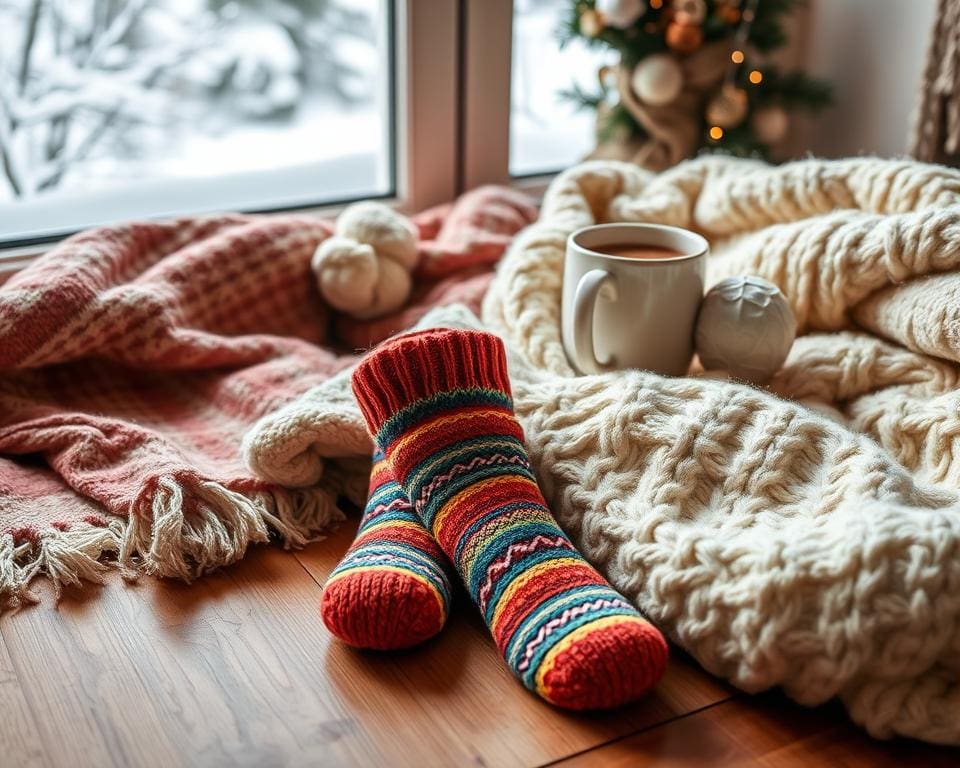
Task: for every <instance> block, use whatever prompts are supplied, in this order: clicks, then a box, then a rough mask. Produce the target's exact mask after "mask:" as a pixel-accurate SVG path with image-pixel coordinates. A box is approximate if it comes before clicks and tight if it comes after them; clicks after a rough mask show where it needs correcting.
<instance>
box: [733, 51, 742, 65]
mask: <svg viewBox="0 0 960 768" xmlns="http://www.w3.org/2000/svg"><path fill="white" fill-rule="evenodd" d="M730 61H732V62H733V63H734V64H743V51H734V52H733V53H731V54H730Z"/></svg>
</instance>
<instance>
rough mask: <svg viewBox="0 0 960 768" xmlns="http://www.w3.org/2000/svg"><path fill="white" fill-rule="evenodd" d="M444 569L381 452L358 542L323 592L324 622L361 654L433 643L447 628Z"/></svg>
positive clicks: (441, 556)
mask: <svg viewBox="0 0 960 768" xmlns="http://www.w3.org/2000/svg"><path fill="white" fill-rule="evenodd" d="M446 564H447V560H446V558H445V557H444V554H443V552H441V551H440V548H439V547H438V546H437V544H436V542H435V541H434V540H433V538H432V537H431V536H430V534H429V533H428V532H427V530H426V529H425V528H424V527H423V523H422V522H420V518H419V517H417V515H416V513H415V512H414V511H413V509H412V508H411V506H410V502H409V501H408V500H407V497H406V494H404V492H403V489H402V488H401V487H400V486H399V484H398V483H397V481H396V480H395V479H394V477H393V471H392V470H391V469H390V467H389V466H388V465H387V462H386V461H385V460H384V456H383V453H382V452H380V451H378V452H377V453H375V454H374V456H373V470H372V472H371V473H370V492H369V494H368V498H367V506H366V509H365V510H364V513H363V518H362V519H361V521H360V528H359V530H358V531H357V538H356V540H355V541H354V542H353V544H352V546H351V547H350V549H349V550H347V553H346V555H344V557H343V560H341V561H340V564H339V565H338V566H337V567H336V568H335V569H334V571H333V573H331V574H330V577H329V578H328V579H327V583H326V584H325V585H324V588H323V599H322V601H321V615H322V616H323V622H324V624H326V625H327V628H328V629H329V630H330V631H331V632H332V633H333V634H334V635H336V636H337V637H339V638H340V639H341V640H343V641H344V642H345V643H349V644H350V645H354V646H357V647H358V648H372V649H375V650H380V651H386V650H391V649H394V648H408V647H410V646H413V645H417V644H418V643H422V642H423V641H425V640H429V639H430V638H431V637H433V636H434V635H435V634H437V632H439V631H440V630H441V629H442V628H443V625H444V623H445V622H446V620H447V613H448V611H449V606H450V579H449V577H448V575H447V573H446V570H445V568H446Z"/></svg>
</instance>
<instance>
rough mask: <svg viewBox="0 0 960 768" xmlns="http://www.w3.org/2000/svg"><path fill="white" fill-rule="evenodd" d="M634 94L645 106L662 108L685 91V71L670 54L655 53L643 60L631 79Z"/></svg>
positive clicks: (634, 70) (635, 68)
mask: <svg viewBox="0 0 960 768" xmlns="http://www.w3.org/2000/svg"><path fill="white" fill-rule="evenodd" d="M630 84H631V85H632V86H633V92H634V93H635V94H637V97H638V98H639V99H640V101H642V102H643V103H644V104H650V105H651V106H654V107H662V106H664V105H666V104H669V103H670V102H672V101H673V100H674V99H676V98H677V96H679V95H680V91H681V90H682V89H683V70H682V69H681V68H680V65H679V64H678V63H677V60H676V59H675V58H673V56H671V55H670V54H668V53H655V54H653V55H651V56H647V57H646V58H645V59H642V60H641V61H640V63H639V64H637V66H636V67H634V69H633V75H631V77H630Z"/></svg>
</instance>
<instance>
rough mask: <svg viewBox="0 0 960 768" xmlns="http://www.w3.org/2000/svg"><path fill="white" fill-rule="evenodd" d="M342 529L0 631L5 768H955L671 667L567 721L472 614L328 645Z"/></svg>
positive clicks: (49, 607)
mask: <svg viewBox="0 0 960 768" xmlns="http://www.w3.org/2000/svg"><path fill="white" fill-rule="evenodd" d="M351 537H352V526H350V525H345V526H343V528H342V529H341V530H340V531H339V532H338V533H337V534H335V535H334V536H332V537H331V538H330V539H328V540H327V541H325V542H320V543H318V544H314V545H312V546H311V547H309V548H307V549H305V550H303V551H301V552H298V553H295V554H290V553H285V552H282V551H281V550H279V549H277V548H271V547H259V548H257V549H256V550H254V551H252V552H251V553H250V554H249V555H248V557H247V558H246V559H245V560H244V561H243V562H242V563H241V564H239V565H237V566H235V567H232V568H229V569H227V570H225V571H223V572H221V573H218V574H216V575H213V576H211V577H208V578H206V579H203V580H202V581H200V582H199V583H197V584H195V585H193V586H191V587H186V586H183V585H180V584H175V583H161V582H156V581H153V580H149V579H144V580H142V581H141V582H140V583H139V584H136V585H133V586H126V585H124V584H123V583H122V582H120V580H119V579H115V580H111V581H110V582H109V583H108V584H107V585H106V586H105V587H103V588H102V589H99V590H96V589H94V590H88V591H87V592H86V593H81V594H71V595H67V596H66V597H65V598H64V599H63V600H62V601H61V603H60V605H59V607H57V606H55V605H54V603H53V600H52V595H50V594H49V588H48V587H47V586H46V585H41V587H40V588H39V590H38V591H41V592H44V598H45V600H44V602H43V603H42V604H41V605H39V606H37V607H33V608H28V609H25V610H23V611H21V612H20V613H19V614H15V615H10V614H8V615H5V616H3V617H2V618H0V634H2V638H3V643H2V645H0V713H2V722H0V766H4V768H7V767H8V766H9V767H16V768H19V766H124V767H125V768H126V767H127V766H165V767H166V766H179V765H184V766H187V765H190V766H247V765H249V766H259V767H263V766H281V765H282V766H286V765H291V766H294V765H307V766H317V765H361V766H366V765H381V766H417V768H427V767H428V766H466V765H472V766H514V765H518V766H535V765H547V764H551V765H553V764H557V765H562V766H605V767H608V766H609V767H612V768H616V767H617V766H644V765H672V766H696V765H705V764H709V765H743V764H746V765H750V764H757V765H766V766H791V765H798V766H799V765H802V766H815V765H825V766H871V767H872V766H904V765H922V766H938V765H943V766H947V765H950V766H956V765H958V764H960V754H958V753H957V752H952V751H948V750H942V749H934V748H931V747H925V746H922V745H918V744H912V743H907V742H896V743H881V742H875V741H872V740H871V739H869V738H868V737H867V736H866V735H864V734H863V733H862V732H861V731H859V730H858V729H856V728H855V727H854V726H852V725H851V724H850V723H849V722H848V721H847V720H846V717H845V715H844V713H843V710H842V709H840V708H839V707H829V708H824V709H821V710H815V711H807V710H804V709H801V708H800V707H797V706H795V705H793V704H791V703H789V702H788V701H786V700H785V699H784V698H783V697H781V696H778V695H765V696H760V697H749V696H745V695H743V694H738V693H736V692H734V690H733V689H731V688H729V687H727V686H726V685H724V684H723V683H720V682H718V681H717V680H715V679H713V678H712V677H710V676H709V675H707V674H705V673H704V672H702V671H700V670H699V668H698V667H697V666H696V664H695V663H693V662H692V661H691V660H690V659H689V658H686V657H685V656H684V655H683V654H681V653H679V652H675V653H674V654H673V658H672V660H671V663H670V668H669V671H668V672H667V675H666V677H665V678H664V680H663V682H662V683H661V684H660V686H659V688H658V689H657V691H656V692H655V693H654V694H652V695H651V696H649V697H648V698H647V699H646V700H645V701H642V702H640V703H638V704H636V705H634V706H631V707H629V708H626V709H624V710H622V711H619V712H617V713H613V714H611V713H604V714H593V715H586V716H583V715H581V716H575V715H571V714H568V713H565V712H560V711H557V710H555V709H553V708H551V707H549V706H547V705H545V704H543V703H542V702H540V701H539V700H538V699H536V698H535V697H533V696H532V695H530V694H528V693H527V692H526V691H525V690H524V689H523V688H521V687H520V686H519V685H518V684H517V683H516V682H515V681H514V679H513V678H512V677H511V676H510V675H509V674H508V672H507V671H506V669H505V667H504V666H503V664H502V663H501V662H500V659H499V657H498V656H497V653H496V651H495V649H494V648H493V645H492V643H491V642H490V640H489V638H488V636H487V634H486V632H485V630H484V628H483V626H482V624H481V623H480V621H479V619H478V618H477V616H476V615H475V614H474V612H473V611H472V609H471V607H470V606H469V604H468V603H467V602H466V600H465V598H464V597H463V596H462V595H461V596H460V597H461V599H460V601H459V603H458V606H457V609H456V610H455V614H454V617H453V618H452V619H451V621H450V625H449V626H448V627H447V629H446V631H445V632H443V633H442V635H441V636H440V637H439V638H437V639H436V640H434V641H433V642H431V643H429V644H428V645H427V646H425V647H423V648H421V649H418V650H416V651H412V652H407V653H404V654H391V655H372V654H366V653H358V652H355V651H352V650H350V649H348V648H345V647H344V646H342V645H340V644H339V643H337V642H332V641H331V639H330V637H329V635H328V634H327V633H326V631H325V630H324V628H323V625H322V624H321V623H320V620H319V618H318V613H317V602H318V600H319V597H320V590H321V587H320V585H322V584H323V582H324V579H325V578H326V576H327V574H328V573H329V572H330V570H331V569H332V567H333V566H334V564H335V562H336V560H337V559H338V558H339V556H340V555H341V554H342V552H343V551H344V549H345V548H346V547H347V544H348V543H349V541H350V539H351Z"/></svg>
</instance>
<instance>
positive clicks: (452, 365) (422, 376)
mask: <svg viewBox="0 0 960 768" xmlns="http://www.w3.org/2000/svg"><path fill="white" fill-rule="evenodd" d="M474 388H479V389H492V390H497V391H500V392H504V393H505V394H507V395H509V394H510V380H509V379H508V378H507V358H506V354H505V352H504V349H503V342H502V341H500V339H498V338H497V337H496V336H494V335H493V334H492V333H486V332H484V331H460V330H453V329H446V328H444V329H431V330H427V331H417V332H415V333H408V334H405V335H403V336H398V337H396V338H394V339H390V340H389V341H386V342H384V344H382V345H381V346H380V347H378V348H377V349H375V350H373V351H372V352H371V353H370V354H369V355H367V357H365V358H364V359H363V360H362V361H361V362H360V364H359V365H358V366H357V368H356V370H355V371H354V372H353V392H354V394H355V395H356V397H357V401H358V402H359V403H360V409H361V410H362V411H363V415H364V417H365V418H366V420H367V425H368V426H369V427H370V429H371V431H372V432H374V433H376V432H377V431H378V430H379V428H380V426H381V425H382V424H383V423H384V422H385V421H386V420H387V419H388V418H390V417H391V416H392V415H393V414H395V413H396V412H397V411H399V410H400V409H402V408H405V407H407V406H408V405H411V404H412V403H415V402H417V401H418V400H423V399H424V398H427V397H431V396H432V395H435V394H437V393H439V392H448V391H450V390H454V389H474Z"/></svg>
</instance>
